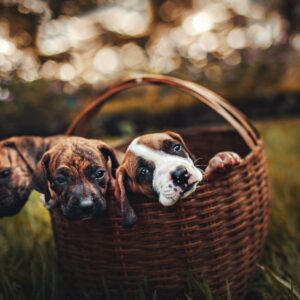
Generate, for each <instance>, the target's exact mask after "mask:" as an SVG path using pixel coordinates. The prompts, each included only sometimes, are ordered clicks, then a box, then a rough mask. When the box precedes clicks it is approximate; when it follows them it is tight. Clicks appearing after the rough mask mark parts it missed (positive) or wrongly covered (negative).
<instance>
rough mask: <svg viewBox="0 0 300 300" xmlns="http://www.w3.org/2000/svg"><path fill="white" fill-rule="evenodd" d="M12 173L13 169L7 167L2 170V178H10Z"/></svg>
mask: <svg viewBox="0 0 300 300" xmlns="http://www.w3.org/2000/svg"><path fill="white" fill-rule="evenodd" d="M10 175H11V170H10V169H6V170H3V171H1V172H0V178H8V177H9V176H10Z"/></svg>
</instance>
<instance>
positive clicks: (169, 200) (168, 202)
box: [158, 194, 180, 207]
mask: <svg viewBox="0 0 300 300" xmlns="http://www.w3.org/2000/svg"><path fill="white" fill-rule="evenodd" d="M179 198H180V197H178V196H175V195H174V196H173V197H171V196H164V195H162V194H161V195H160V196H159V198H158V201H159V203H160V204H161V205H162V206H165V207H168V206H172V205H174V204H175V203H176V202H177V201H178V200H179Z"/></svg>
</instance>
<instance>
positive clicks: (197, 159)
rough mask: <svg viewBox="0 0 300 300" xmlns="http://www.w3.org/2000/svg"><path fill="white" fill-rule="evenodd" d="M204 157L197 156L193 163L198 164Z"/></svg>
mask: <svg viewBox="0 0 300 300" xmlns="http://www.w3.org/2000/svg"><path fill="white" fill-rule="evenodd" d="M202 159H204V158H203V157H198V158H196V159H195V160H194V161H193V163H194V164H196V163H197V162H198V161H199V160H202Z"/></svg>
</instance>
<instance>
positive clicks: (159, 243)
mask: <svg viewBox="0 0 300 300" xmlns="http://www.w3.org/2000/svg"><path fill="white" fill-rule="evenodd" d="M181 134H182V136H183V138H184V139H185V141H186V143H187V145H188V147H189V148H190V149H191V150H192V152H193V153H194V154H195V155H196V157H199V156H200V157H202V158H203V161H201V163H204V164H205V163H207V161H208V159H209V158H211V157H212V156H213V155H214V154H216V153H217V152H219V151H224V150H232V151H235V152H237V153H239V154H240V155H241V156H243V157H244V161H243V163H242V165H240V166H239V167H238V168H236V169H234V170H233V171H231V172H230V173H228V174H225V175H222V176H220V177H219V178H217V179H215V180H213V181H209V182H204V183H202V184H201V185H199V186H198V188H197V190H196V192H195V193H194V194H193V195H191V196H190V197H188V198H186V199H183V200H181V201H180V202H179V203H177V204H176V205H174V206H173V207H170V208H164V207H162V206H161V205H160V204H159V203H158V201H157V200H155V199H148V198H145V197H142V196H132V197H131V203H132V204H133V207H134V209H135V211H136V213H137V215H138V217H139V221H138V223H137V224H136V225H135V226H134V227H133V228H132V229H131V230H125V229H123V228H122V225H121V218H120V217H119V216H118V214H117V212H116V208H115V200H114V199H113V198H110V199H108V203H109V205H108V210H107V212H106V213H105V215H104V216H103V218H101V219H99V220H88V221H76V222H70V221H68V220H66V219H65V218H64V217H63V216H62V215H61V213H60V211H59V210H56V211H54V212H53V213H52V214H51V217H52V224H53V230H54V236H55V241H56V248H57V252H58V258H59V262H60V266H61V269H62V272H63V273H64V275H65V277H66V279H67V280H68V282H69V283H70V284H71V286H72V287H73V288H74V289H79V288H85V289H88V290H89V291H90V292H93V293H94V294H96V295H101V293H102V292H103V290H101V288H100V287H102V286H103V282H104V281H105V286H106V287H107V289H108V291H109V293H110V295H111V297H112V298H116V299H121V298H122V295H123V293H124V292H126V293H127V295H131V296H130V297H129V299H133V298H132V297H133V292H134V290H136V288H137V286H138V285H139V284H141V283H142V282H143V281H145V279H147V281H148V282H149V285H150V287H151V289H152V290H156V291H157V292H158V295H159V296H161V298H162V299H174V296H175V295H178V294H180V292H182V291H183V290H184V289H185V288H186V286H187V281H188V278H189V276H191V275H192V276H194V277H195V278H196V279H197V280H198V281H199V282H201V281H202V280H203V279H205V280H207V281H208V283H209V286H210V288H211V290H212V293H213V295H214V296H215V297H217V298H226V293H227V290H226V286H227V285H229V287H230V289H231V293H232V296H233V298H235V299H241V298H242V297H243V296H244V295H245V293H246V291H247V286H248V285H249V282H250V281H251V278H252V276H253V272H254V270H255V265H256V263H257V261H258V259H259V256H260V253H261V250H262V246H263V243H264V240H265V237H266V234H267V225H268V216H269V202H270V199H269V197H270V196H269V195H270V193H269V178H268V171H267V165H266V157H265V154H264V149H263V143H262V141H261V140H260V139H259V137H258V136H257V137H256V139H254V138H253V137H252V141H253V145H252V144H251V149H249V143H250V142H249V141H247V139H243V138H241V136H240V132H239V133H238V132H236V131H234V130H232V129H228V128H216V129H205V128H201V129H200V128H193V129H190V130H184V131H182V132H181ZM125 146H126V145H122V146H120V149H124V148H125Z"/></svg>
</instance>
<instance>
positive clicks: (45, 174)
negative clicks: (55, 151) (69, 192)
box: [33, 152, 51, 203]
mask: <svg viewBox="0 0 300 300" xmlns="http://www.w3.org/2000/svg"><path fill="white" fill-rule="evenodd" d="M49 161H50V154H49V153H48V152H46V153H45V154H44V155H43V157H42V159H41V160H40V161H39V162H38V165H37V167H36V169H35V172H34V175H33V187H34V189H36V190H37V191H38V192H40V193H42V194H44V195H45V203H48V202H49V201H50V199H51V194H50V191H49V186H48V179H49Z"/></svg>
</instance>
